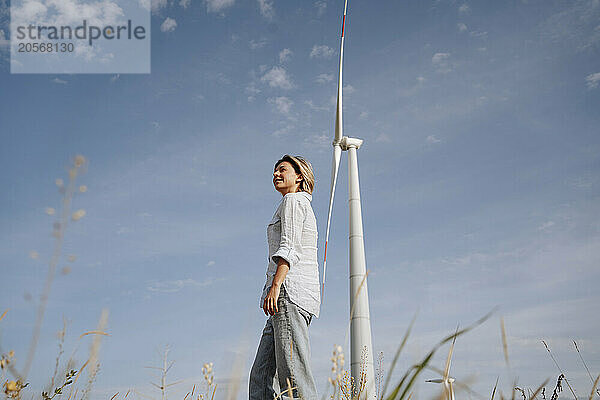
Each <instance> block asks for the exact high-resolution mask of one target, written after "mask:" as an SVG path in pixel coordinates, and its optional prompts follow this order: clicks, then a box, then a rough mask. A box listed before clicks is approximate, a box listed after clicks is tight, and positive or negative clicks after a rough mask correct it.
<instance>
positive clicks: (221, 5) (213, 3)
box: [205, 0, 235, 12]
mask: <svg viewBox="0 0 600 400" xmlns="http://www.w3.org/2000/svg"><path fill="white" fill-rule="evenodd" d="M205 2H206V11H208V12H222V11H223V10H224V9H226V8H229V7H231V6H232V5H233V4H234V3H235V0H205Z"/></svg>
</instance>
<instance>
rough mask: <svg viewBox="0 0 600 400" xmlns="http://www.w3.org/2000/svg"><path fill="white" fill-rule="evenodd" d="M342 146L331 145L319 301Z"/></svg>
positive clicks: (323, 290) (323, 292)
mask: <svg viewBox="0 0 600 400" xmlns="http://www.w3.org/2000/svg"><path fill="white" fill-rule="evenodd" d="M341 157H342V148H341V147H340V145H339V144H334V145H333V158H332V161H331V186H330V187H329V211H328V212H327V230H326V231H325V255H324V258H323V286H322V289H321V292H322V293H321V302H323V298H324V296H325V274H326V273H327V242H328V241H329V227H330V226H331V211H332V209H333V197H334V195H335V184H336V182H337V176H338V171H339V169H340V159H341Z"/></svg>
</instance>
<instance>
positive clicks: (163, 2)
mask: <svg viewBox="0 0 600 400" xmlns="http://www.w3.org/2000/svg"><path fill="white" fill-rule="evenodd" d="M140 3H141V4H147V3H148V0H140ZM166 6H167V0H150V7H151V8H150V9H151V10H152V13H158V12H159V11H160V10H161V9H162V8H165V7H166ZM145 8H146V9H148V7H147V5H146V6H145Z"/></svg>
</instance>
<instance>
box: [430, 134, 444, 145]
mask: <svg viewBox="0 0 600 400" xmlns="http://www.w3.org/2000/svg"><path fill="white" fill-rule="evenodd" d="M441 141H442V140H441V139H438V138H437V137H436V136H435V135H429V136H427V143H429V144H435V143H440V142H441Z"/></svg>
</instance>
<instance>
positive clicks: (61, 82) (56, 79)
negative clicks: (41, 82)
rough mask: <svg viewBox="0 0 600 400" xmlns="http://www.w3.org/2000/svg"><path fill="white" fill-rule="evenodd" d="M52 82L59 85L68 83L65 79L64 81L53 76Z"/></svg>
mask: <svg viewBox="0 0 600 400" xmlns="http://www.w3.org/2000/svg"><path fill="white" fill-rule="evenodd" d="M52 82H54V83H59V84H61V85H66V84H67V83H68V82H67V81H64V80H62V79H60V78H54V79H52Z"/></svg>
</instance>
